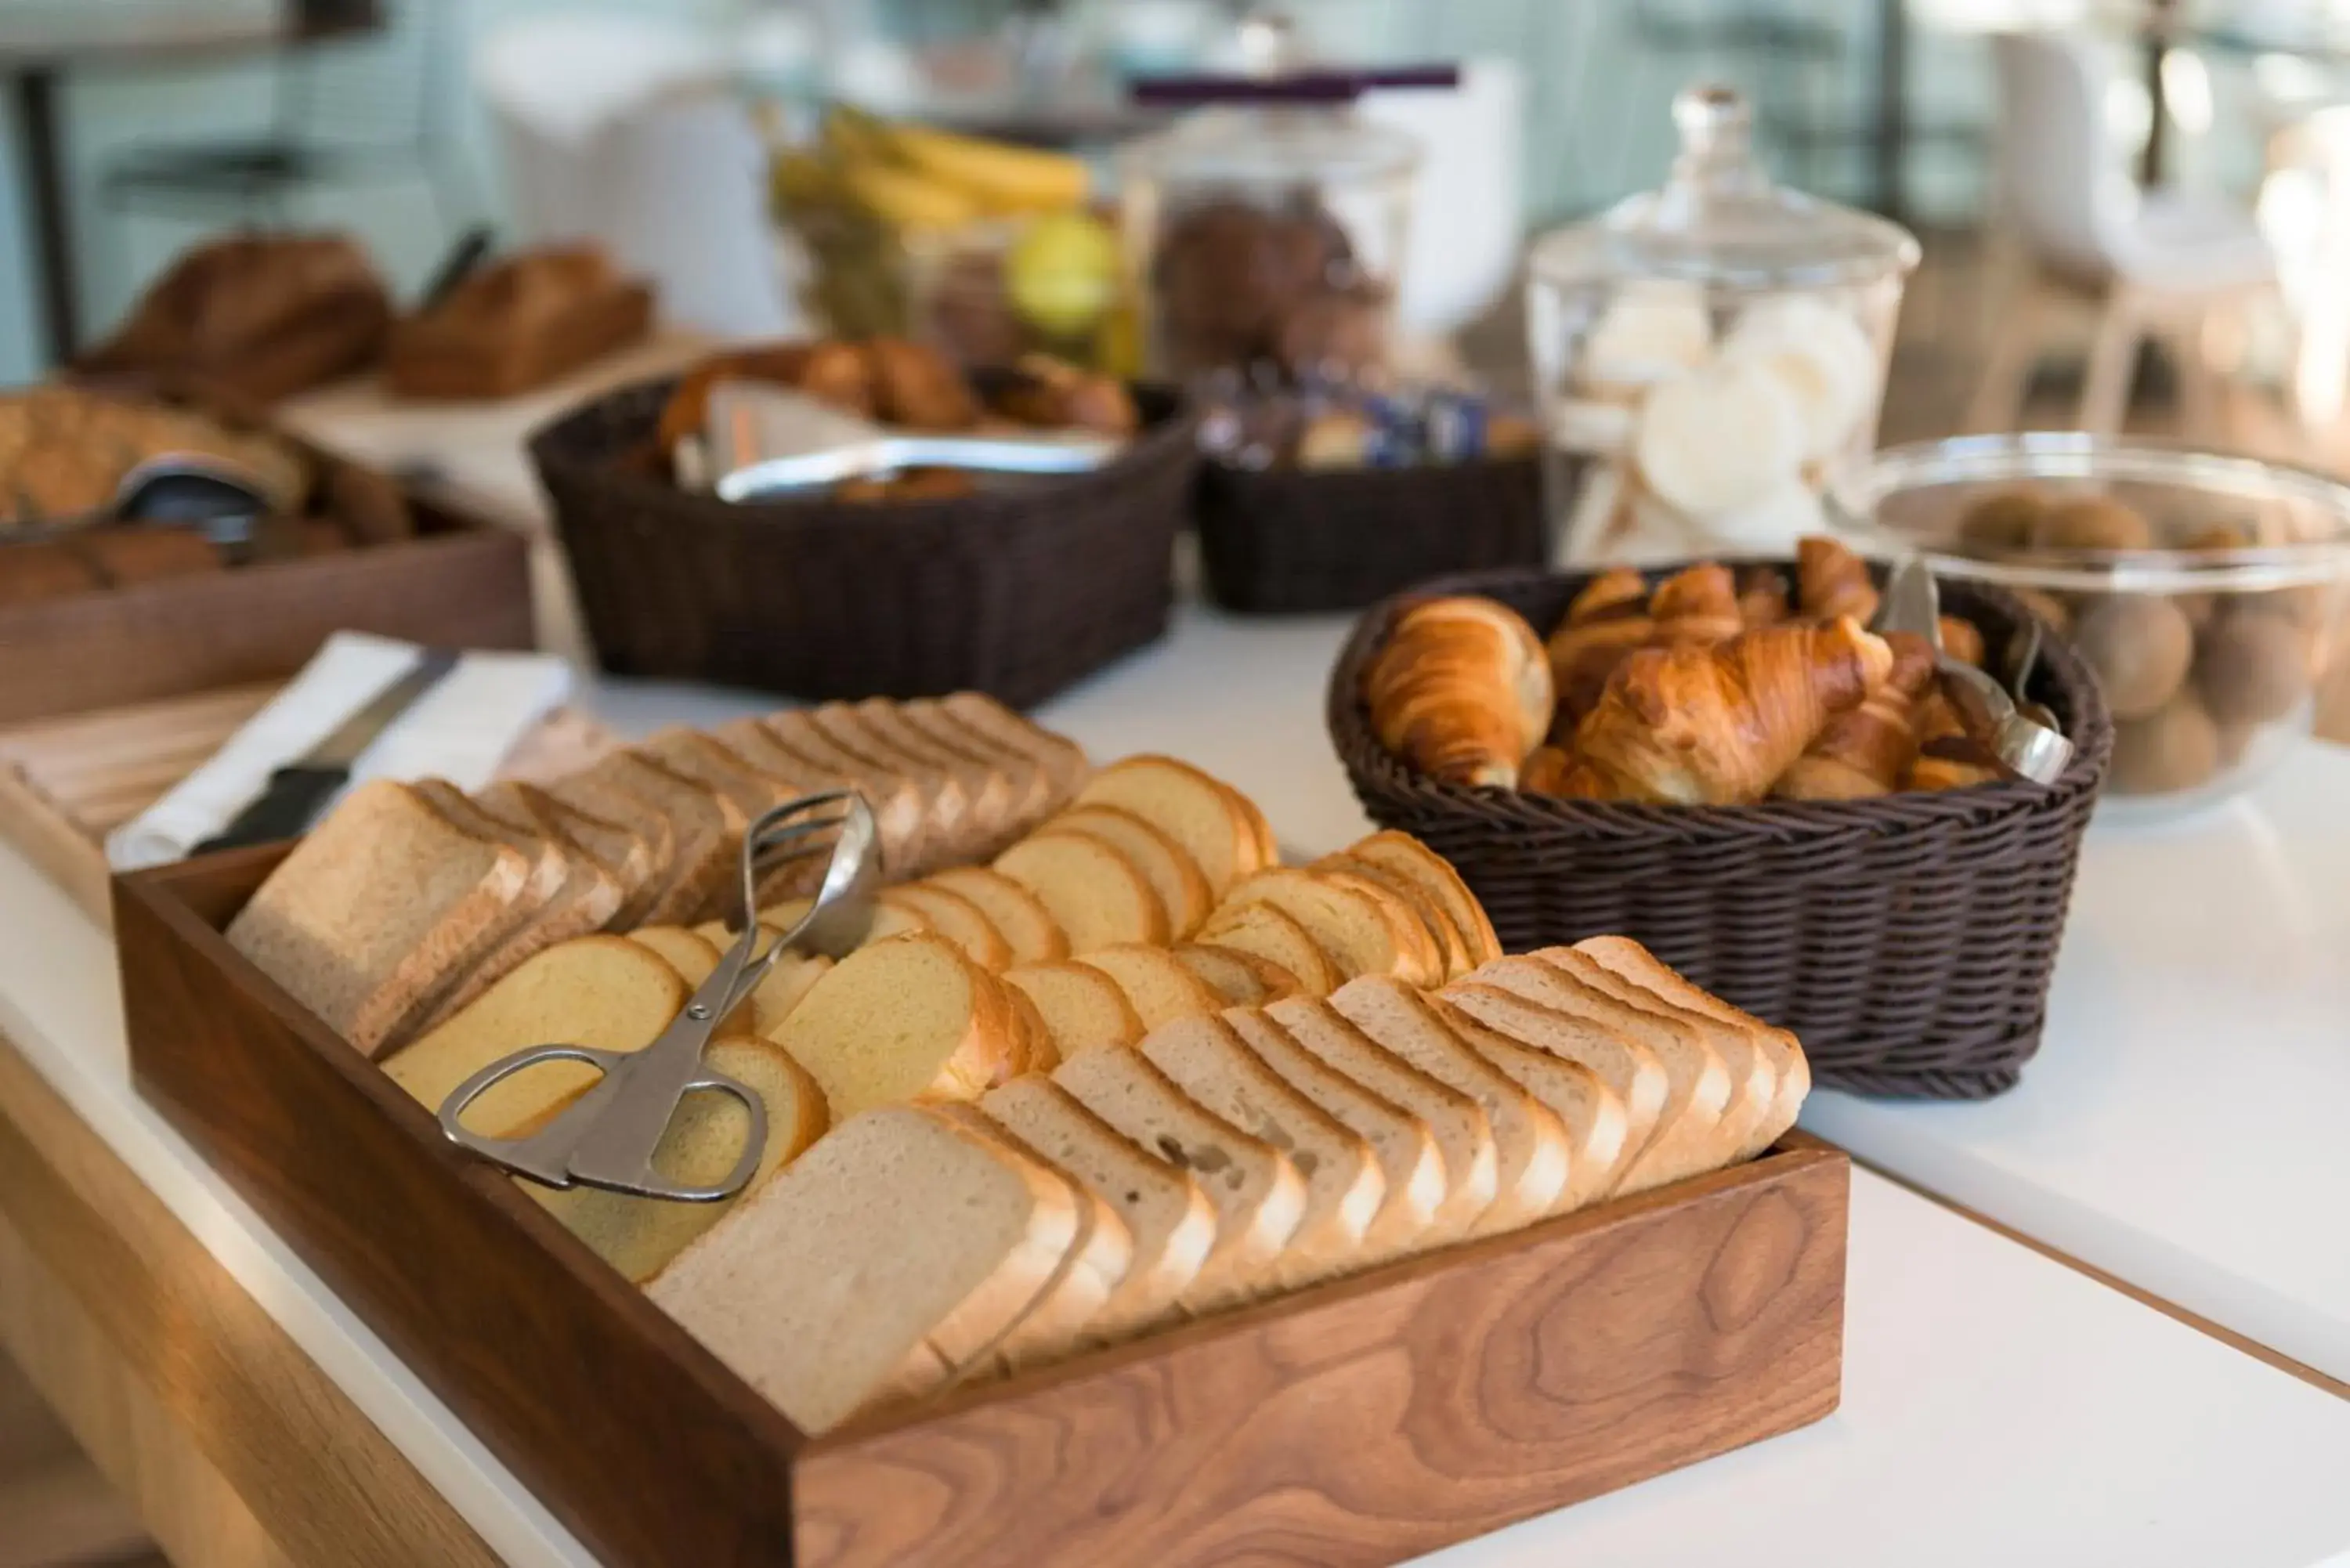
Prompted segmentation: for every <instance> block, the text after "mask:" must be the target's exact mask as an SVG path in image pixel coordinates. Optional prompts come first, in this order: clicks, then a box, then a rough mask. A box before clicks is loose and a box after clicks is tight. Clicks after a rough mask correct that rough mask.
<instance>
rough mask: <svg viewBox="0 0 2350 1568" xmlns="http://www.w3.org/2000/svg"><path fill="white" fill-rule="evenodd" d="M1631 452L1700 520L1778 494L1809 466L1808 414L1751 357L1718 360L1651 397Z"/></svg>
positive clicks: (1667, 494)
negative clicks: (1806, 455)
mask: <svg viewBox="0 0 2350 1568" xmlns="http://www.w3.org/2000/svg"><path fill="white" fill-rule="evenodd" d="M1632 450H1633V455H1634V456H1635V457H1636V458H1637V459H1638V462H1639V464H1640V473H1641V476H1642V477H1643V478H1645V479H1646V480H1647V481H1648V487H1649V488H1650V489H1651V490H1654V491H1655V492H1656V493H1657V494H1658V495H1659V496H1660V497H1661V498H1663V500H1664V501H1665V502H1667V503H1668V504H1670V505H1672V506H1674V507H1676V508H1678V509H1679V510H1680V511H1682V512H1686V513H1688V514H1690V515H1691V516H1692V517H1696V518H1699V519H1700V520H1711V519H1712V518H1714V517H1716V516H1719V515H1721V514H1724V513H1731V512H1736V511H1738V510H1740V509H1741V508H1742V507H1748V506H1752V505H1754V504H1756V503H1758V502H1761V501H1764V500H1767V499H1769V498H1770V497H1772V496H1773V495H1776V494H1777V493H1779V492H1780V491H1781V490H1783V489H1784V488H1785V487H1786V486H1787V485H1788V484H1789V483H1793V482H1794V481H1795V479H1796V478H1797V476H1798V475H1799V474H1800V473H1801V472H1802V470H1803V465H1804V417H1803V413H1802V410H1800V409H1798V408H1797V407H1796V403H1795V400H1794V397H1793V396H1792V395H1790V394H1789V392H1788V391H1787V389H1786V386H1785V384H1784V383H1783V382H1782V381H1781V380H1780V379H1779V378H1778V377H1777V376H1775V375H1773V373H1772V372H1771V371H1770V370H1769V369H1766V368H1764V367H1763V366H1762V365H1759V364H1755V363H1753V362H1752V361H1747V362H1743V363H1737V362H1724V361H1716V362H1715V363H1713V364H1711V365H1708V366H1707V367H1705V369H1701V370H1693V371H1691V372H1690V374H1688V375H1686V376H1683V377H1681V378H1680V379H1679V380H1673V381H1667V382H1666V383H1664V385H1662V386H1660V387H1659V388H1658V389H1656V390H1655V391H1653V392H1651V393H1649V394H1648V403H1647V406H1646V407H1644V408H1643V409H1642V410H1641V412H1640V430H1639V433H1638V435H1637V436H1635V437H1634V438H1633V443H1632Z"/></svg>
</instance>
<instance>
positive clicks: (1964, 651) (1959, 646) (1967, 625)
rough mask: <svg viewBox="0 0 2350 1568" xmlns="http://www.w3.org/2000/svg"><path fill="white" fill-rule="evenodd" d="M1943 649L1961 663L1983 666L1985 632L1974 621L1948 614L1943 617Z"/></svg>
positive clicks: (1979, 667) (1978, 667) (1977, 666)
mask: <svg viewBox="0 0 2350 1568" xmlns="http://www.w3.org/2000/svg"><path fill="white" fill-rule="evenodd" d="M1941 629H1942V651H1943V652H1944V653H1947V654H1949V655H1950V657H1951V658H1952V659H1957V660H1958V661H1959V662H1960V663H1961V664H1971V665H1973V666H1974V667H1975V668H1976V669H1977V670H1981V668H1983V634H1982V631H1981V628H1978V627H1977V626H1976V625H1975V623H1974V622H1972V621H1970V620H1967V619H1965V618H1961V617H1959V616H1954V615H1946V616H1944V617H1943V618H1942V619H1941Z"/></svg>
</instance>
